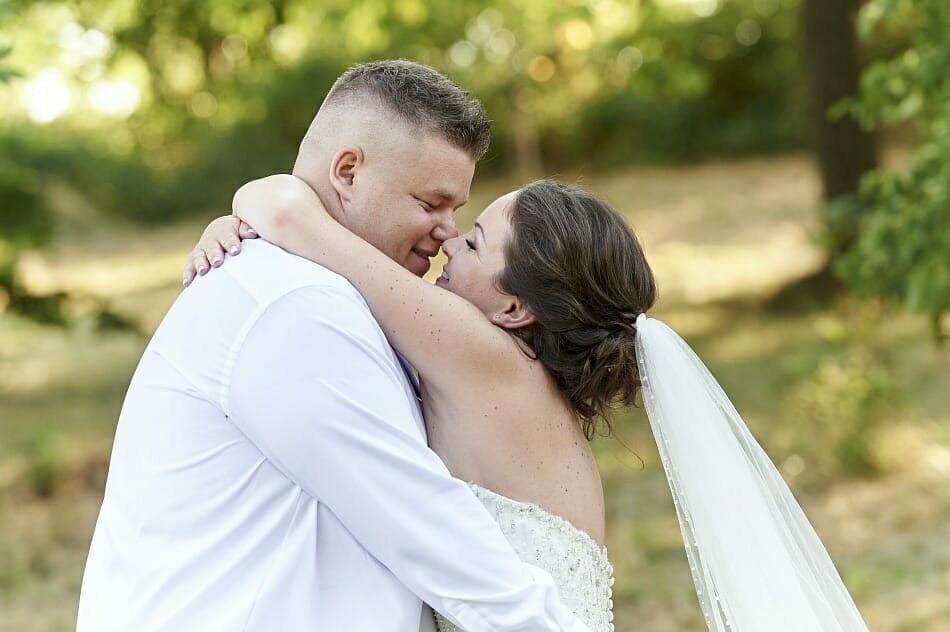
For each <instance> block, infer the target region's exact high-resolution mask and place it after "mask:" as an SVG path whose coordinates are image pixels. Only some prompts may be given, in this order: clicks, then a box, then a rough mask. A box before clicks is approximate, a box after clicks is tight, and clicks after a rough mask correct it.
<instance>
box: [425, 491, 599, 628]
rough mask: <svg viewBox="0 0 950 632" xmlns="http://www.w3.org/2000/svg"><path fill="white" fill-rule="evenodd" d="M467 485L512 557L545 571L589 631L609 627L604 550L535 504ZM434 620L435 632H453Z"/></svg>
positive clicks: (444, 621) (441, 620)
mask: <svg viewBox="0 0 950 632" xmlns="http://www.w3.org/2000/svg"><path fill="white" fill-rule="evenodd" d="M469 486H470V487H471V488H472V491H474V492H475V495H476V496H477V497H478V499H479V500H480V501H482V504H484V505H485V507H486V508H487V509H488V512H489V513H490V514H491V515H492V516H493V517H494V518H495V520H497V521H498V524H499V525H500V526H501V531H502V533H504V534H505V537H506V538H508V541H509V542H510V543H511V546H512V547H513V548H514V550H515V552H516V553H517V554H518V556H519V557H521V559H522V560H524V561H526V562H530V563H531V564H534V565H535V566H537V567H539V568H542V569H544V570H546V571H547V572H548V573H550V574H551V576H552V577H553V578H554V583H555V584H557V588H558V592H559V593H560V595H561V601H563V602H564V604H565V605H566V606H568V607H569V608H570V609H571V610H573V611H574V614H575V615H577V617H578V618H579V619H580V620H581V621H583V622H584V623H585V624H586V625H587V627H589V628H590V629H591V632H611V631H612V630H613V629H614V624H613V623H612V621H613V618H614V616H613V612H612V608H613V605H614V604H613V600H612V599H611V589H610V587H611V586H612V585H613V583H614V579H613V568H612V567H611V566H610V562H608V561H607V550H606V549H604V548H601V547H600V546H599V545H598V544H597V543H596V542H595V541H594V540H593V539H592V538H591V537H590V536H589V535H587V534H586V533H585V532H583V531H581V530H580V529H577V528H576V527H574V526H573V525H571V523H569V522H568V521H567V520H564V519H563V518H561V517H559V516H555V515H554V514H551V513H549V512H547V511H545V510H544V509H542V508H541V507H539V506H538V505H533V504H530V503H523V502H518V501H516V500H512V499H511V498H508V497H506V496H502V495H500V494H496V493H495V492H493V491H491V490H488V489H485V488H484V487H479V486H478V485H475V484H474V483H469ZM435 622H436V629H437V630H439V632H459V629H458V628H457V627H455V626H454V625H453V624H452V623H450V622H449V621H446V620H445V619H443V618H442V617H441V616H440V615H439V614H438V613H436V615H435Z"/></svg>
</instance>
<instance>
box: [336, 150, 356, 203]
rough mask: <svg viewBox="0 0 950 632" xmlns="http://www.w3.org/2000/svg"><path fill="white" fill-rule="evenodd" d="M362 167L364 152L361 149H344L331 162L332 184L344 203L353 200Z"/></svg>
mask: <svg viewBox="0 0 950 632" xmlns="http://www.w3.org/2000/svg"><path fill="white" fill-rule="evenodd" d="M362 165H363V150H362V149H360V148H359V147H344V148H343V149H341V150H340V151H338V152H336V155H334V156H333V160H332V161H331V162H330V184H331V185H332V186H333V188H334V189H335V190H336V192H337V195H339V196H340V200H341V201H342V202H350V201H351V200H352V199H353V183H354V181H355V180H356V172H357V171H359V168H360V167H361V166H362Z"/></svg>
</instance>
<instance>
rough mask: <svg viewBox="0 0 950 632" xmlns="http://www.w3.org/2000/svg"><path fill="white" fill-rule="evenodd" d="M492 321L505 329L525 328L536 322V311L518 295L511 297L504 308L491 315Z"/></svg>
mask: <svg viewBox="0 0 950 632" xmlns="http://www.w3.org/2000/svg"><path fill="white" fill-rule="evenodd" d="M491 322H492V323H493V324H494V325H497V326H498V327H502V328H504V329H523V328H525V327H530V326H531V325H533V324H534V312H533V311H531V308H530V307H528V306H527V305H525V304H524V303H522V302H521V301H520V300H518V298H517V297H511V298H510V299H509V300H508V303H507V304H506V306H505V308H504V309H502V310H500V311H497V312H495V313H494V314H492V315H491Z"/></svg>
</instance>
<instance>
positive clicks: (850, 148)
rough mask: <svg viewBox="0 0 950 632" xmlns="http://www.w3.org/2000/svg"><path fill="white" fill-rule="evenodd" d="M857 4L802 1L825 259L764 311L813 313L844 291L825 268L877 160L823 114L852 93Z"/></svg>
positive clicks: (844, 241)
mask: <svg viewBox="0 0 950 632" xmlns="http://www.w3.org/2000/svg"><path fill="white" fill-rule="evenodd" d="M861 2H862V0H804V7H803V9H804V11H803V20H802V21H803V26H804V49H805V63H806V69H805V74H806V76H807V77H808V78H809V83H810V86H809V87H810V92H811V110H812V118H813V121H814V123H813V126H812V129H813V130H814V132H813V133H814V135H815V149H816V155H817V158H818V167H819V170H820V172H821V183H822V189H823V197H824V203H825V205H824V207H825V229H826V231H827V236H828V244H829V245H828V260H827V262H826V263H825V265H824V266H823V267H822V268H821V269H820V270H817V271H815V272H814V273H813V274H811V275H809V276H807V277H804V278H802V279H798V280H797V281H794V282H792V283H791V284H789V285H787V286H785V287H784V288H782V289H781V290H779V292H778V293H777V294H776V295H775V296H773V297H772V299H771V300H770V301H769V306H770V307H771V308H773V309H776V310H778V311H807V310H811V309H815V308H817V307H820V306H821V305H823V304H826V303H827V302H828V301H830V300H833V299H834V298H835V297H836V296H839V295H840V294H841V293H842V292H844V285H843V284H842V283H841V281H840V280H839V279H838V278H837V276H836V275H835V274H834V273H833V271H832V268H831V265H832V263H833V262H834V260H835V258H836V257H837V256H838V255H840V254H841V253H843V252H844V251H845V250H847V249H848V248H849V247H850V246H851V245H852V244H853V243H854V240H855V238H856V237H857V226H858V219H859V215H860V214H861V212H862V211H861V208H862V207H861V204H860V201H859V200H858V199H857V197H856V195H855V194H856V193H857V192H858V184H859V183H860V181H861V176H862V175H864V174H865V173H866V172H868V171H870V170H871V169H873V168H874V167H875V166H876V164H877V158H876V151H875V143H874V137H873V136H872V135H871V134H869V133H868V132H865V131H863V130H862V129H861V128H860V127H859V126H858V124H857V123H856V122H855V121H854V119H852V118H850V117H844V118H840V119H837V120H832V119H831V118H830V117H829V115H828V110H829V108H831V106H833V105H834V104H835V103H837V102H839V101H840V100H842V99H844V98H846V97H852V96H854V95H856V94H857V91H858V76H859V75H860V71H861V64H860V55H859V53H858V42H857V36H856V33H855V24H854V20H855V15H856V13H857V11H858V8H859V7H860V5H861Z"/></svg>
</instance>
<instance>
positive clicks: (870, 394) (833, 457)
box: [788, 348, 894, 481]
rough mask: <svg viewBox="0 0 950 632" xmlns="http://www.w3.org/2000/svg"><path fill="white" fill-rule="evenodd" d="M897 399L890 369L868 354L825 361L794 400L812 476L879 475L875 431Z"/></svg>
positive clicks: (803, 454) (824, 478)
mask: <svg viewBox="0 0 950 632" xmlns="http://www.w3.org/2000/svg"><path fill="white" fill-rule="evenodd" d="M893 395H894V386H893V383H892V380H891V378H890V374H889V371H888V370H887V367H886V366H884V365H883V364H882V362H881V361H880V359H879V358H877V357H876V356H875V355H874V354H873V353H871V352H870V351H868V350H863V349H860V348H858V349H855V350H853V351H849V352H847V353H845V354H842V355H835V356H829V357H827V358H824V359H823V360H821V362H820V363H819V365H818V367H817V368H816V369H815V371H814V373H813V374H812V375H811V376H810V377H809V378H808V379H806V380H803V381H802V382H801V383H800V384H798V385H797V386H796V388H795V389H794V390H793V392H792V394H791V395H790V397H789V402H788V403H789V406H788V408H789V410H791V411H793V414H794V416H795V418H796V420H795V422H794V423H796V424H797V425H799V426H800V427H801V429H800V431H799V432H798V436H799V437H800V440H799V442H798V444H797V445H796V446H795V450H796V452H797V453H798V454H800V455H801V457H802V458H803V459H804V461H805V463H806V464H807V468H808V472H809V477H808V478H809V479H811V480H815V481H827V480H834V479H836V478H838V477H841V476H854V475H862V474H869V473H873V472H874V470H875V463H874V459H873V455H872V442H873V439H874V436H875V435H874V433H875V430H876V429H877V427H878V425H879V423H880V421H881V420H882V419H883V415H882V411H883V410H884V409H886V407H887V406H888V404H889V400H890V399H891V398H892V397H893ZM815 437H820V438H821V440H820V441H817V442H816V441H815V440H814V438H815Z"/></svg>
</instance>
